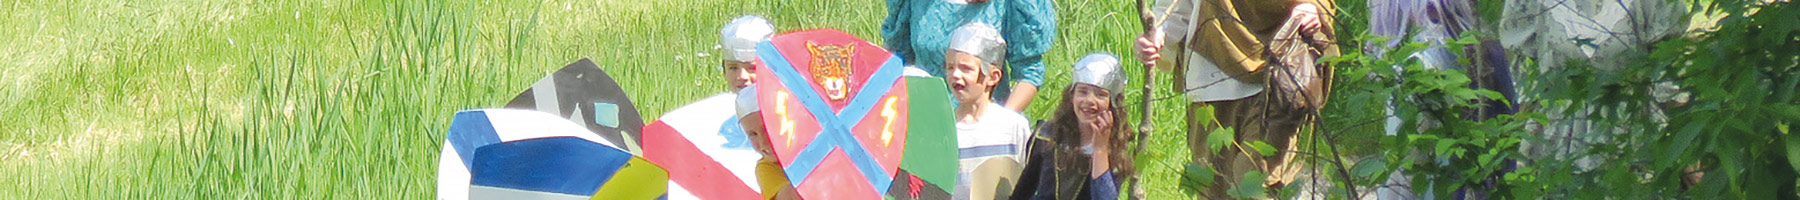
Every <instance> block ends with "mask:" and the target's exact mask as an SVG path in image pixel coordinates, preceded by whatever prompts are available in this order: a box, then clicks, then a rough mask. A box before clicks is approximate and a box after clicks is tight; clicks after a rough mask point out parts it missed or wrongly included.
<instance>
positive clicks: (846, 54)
mask: <svg viewBox="0 0 1800 200" xmlns="http://www.w3.org/2000/svg"><path fill="white" fill-rule="evenodd" d="M757 54H758V56H759V57H760V58H762V60H763V62H764V63H765V64H767V66H766V67H762V68H758V69H757V71H756V73H757V76H756V77H757V80H756V83H757V85H759V87H757V90H758V91H757V95H758V99H760V101H759V102H758V103H759V104H760V105H759V106H761V107H762V117H763V122H764V125H765V128H766V129H767V132H768V134H769V137H768V138H769V140H770V141H769V142H770V144H771V146H772V147H774V149H775V154H776V157H777V159H778V160H779V161H780V163H781V166H782V168H783V170H784V171H785V172H787V177H788V180H789V182H790V183H792V184H794V188H795V189H796V190H797V191H798V192H799V193H800V196H802V197H805V198H807V199H881V198H882V196H883V195H888V194H889V193H888V190H889V188H890V186H893V184H894V182H896V181H895V180H896V178H895V174H896V173H897V172H899V171H900V170H902V168H901V165H900V164H901V161H902V160H912V159H910V158H911V157H912V156H907V155H904V154H906V153H907V151H908V149H916V148H908V145H909V141H908V140H909V139H911V138H918V137H909V136H910V135H915V134H922V135H928V136H932V137H937V138H955V137H954V135H951V134H954V133H953V131H954V130H947V128H945V127H949V125H950V124H951V123H950V122H949V116H948V114H947V113H944V112H928V113H936V114H944V115H943V116H937V115H934V114H928V115H930V116H933V117H928V118H919V117H909V116H910V115H909V113H913V111H914V110H916V109H913V108H912V107H913V106H915V105H928V106H926V107H930V108H927V109H934V110H949V107H948V103H931V104H918V103H915V102H914V101H919V100H920V98H918V97H916V96H924V97H926V98H923V100H924V101H926V102H946V101H948V99H949V98H948V97H946V94H947V93H945V92H942V91H938V92H912V93H910V94H909V92H908V87H909V86H908V84H909V83H912V82H910V81H907V80H908V79H906V78H903V77H902V75H901V74H902V71H903V70H904V67H903V66H902V62H901V60H900V58H899V57H897V56H894V54H893V53H890V52H888V51H887V50H885V49H882V48H881V47H879V46H876V45H874V44H870V43H869V42H868V41H865V40H862V39H860V38H856V37H855V36H851V35H850V34H846V33H844V32H842V31H837V30H830V29H817V30H806V31H799V32H792V33H786V34H781V35H776V36H775V37H773V38H771V39H770V40H769V41H768V42H764V43H762V44H759V45H758V46H757ZM925 83H926V84H937V85H938V86H937V87H932V88H941V87H942V86H941V85H942V82H941V81H938V82H935V83H932V82H930V81H925ZM919 123H927V124H932V125H936V127H929V128H925V127H921V128H924V129H925V130H931V131H932V132H934V133H920V132H916V131H912V132H909V131H910V130H909V129H913V128H914V127H919V126H930V125H916V124H919ZM940 129H945V130H940ZM909 133H913V134H909ZM930 142H932V143H946V142H945V141H930ZM947 143H949V144H950V145H954V144H955V142H954V141H948V142H947ZM947 148H948V149H953V148H954V146H948V147H947ZM941 152H950V153H954V152H953V151H940V152H938V153H941ZM903 157H906V158H903ZM931 157H933V158H945V159H944V160H946V161H945V162H943V165H941V166H935V167H928V168H945V167H947V169H949V170H944V171H953V170H954V169H955V164H954V162H953V159H954V158H955V155H954V154H949V155H936V156H931ZM927 171H937V170H927ZM918 173H919V172H917V171H914V172H913V173H911V174H918ZM931 174H933V175H929V176H930V177H932V178H927V179H935V178H936V177H940V176H941V175H936V174H937V173H931ZM917 176H919V177H925V176H928V175H917ZM949 176H954V175H953V174H950V175H949ZM901 179H903V180H918V179H919V178H917V177H902V178H901ZM901 182H902V183H905V181H901ZM915 182H916V181H915Z"/></svg>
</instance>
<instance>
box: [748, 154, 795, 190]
mask: <svg viewBox="0 0 1800 200" xmlns="http://www.w3.org/2000/svg"><path fill="white" fill-rule="evenodd" d="M756 183H757V185H760V187H762V196H763V199H774V198H775V194H776V193H779V192H781V190H783V189H787V188H789V187H792V185H791V184H788V179H787V172H784V171H781V164H776V163H775V159H773V158H768V157H764V158H763V159H762V160H757V161H756Z"/></svg>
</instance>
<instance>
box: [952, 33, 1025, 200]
mask: <svg viewBox="0 0 1800 200" xmlns="http://www.w3.org/2000/svg"><path fill="white" fill-rule="evenodd" d="M1005 51H1006V41H1005V40H1004V39H1002V38H1001V37H1000V33H999V31H996V30H995V29H994V27H993V26H989V25H987V24H985V23H981V22H971V23H967V24H963V25H962V26H961V27H958V28H957V29H956V30H955V31H954V32H952V33H951V36H950V50H949V51H947V52H945V55H944V72H945V75H946V76H945V81H947V82H949V85H950V95H951V96H952V97H954V98H955V99H956V102H957V105H956V111H955V114H954V116H956V143H957V148H958V149H959V150H960V156H959V157H960V159H959V160H958V170H957V175H956V182H957V184H956V191H954V192H953V194H952V195H951V196H953V197H954V198H956V199H970V198H971V197H970V194H971V190H970V188H971V187H970V185H971V184H972V183H971V181H970V180H971V178H970V177H971V176H974V175H982V176H997V175H998V174H991V175H988V174H971V172H973V171H974V170H975V168H976V166H979V165H981V164H982V163H983V162H986V161H988V160H991V159H1009V160H1010V161H1011V162H1014V163H1022V160H1021V159H1024V158H1026V156H1025V151H1024V149H1023V148H1024V144H1025V142H1026V141H1027V140H1028V138H1029V137H1030V134H1029V133H1030V132H1029V131H1028V130H1029V129H1028V128H1027V126H1028V123H1027V121H1026V119H1025V116H1024V115H1020V114H1019V113H1018V112H1016V111H1013V110H1012V109H1009V108H1007V107H1004V106H1000V104H996V103H994V102H993V100H991V98H990V96H989V94H990V93H989V92H991V91H992V90H993V89H994V87H995V86H996V85H998V84H999V83H1000V79H1001V77H1002V76H1001V72H1000V68H999V67H1000V65H1001V64H1002V63H1004V62H1005V61H1006V60H1005V57H1004V55H1006V52H1005ZM1012 170H1013V171H1012V172H1011V173H1010V174H1018V169H1012ZM1009 185H1010V184H1009Z"/></svg>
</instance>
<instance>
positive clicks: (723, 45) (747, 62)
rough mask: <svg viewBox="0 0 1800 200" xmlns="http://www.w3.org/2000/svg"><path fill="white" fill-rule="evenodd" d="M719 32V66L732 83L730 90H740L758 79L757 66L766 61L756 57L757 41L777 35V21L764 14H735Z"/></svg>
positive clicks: (729, 82)
mask: <svg viewBox="0 0 1800 200" xmlns="http://www.w3.org/2000/svg"><path fill="white" fill-rule="evenodd" d="M719 34H720V37H719V48H720V49H719V68H720V69H721V71H723V73H724V75H725V83H726V84H727V85H728V86H729V87H730V90H728V91H738V90H741V89H744V87H748V86H750V84H753V83H756V81H755V80H756V68H757V66H761V65H762V62H761V60H759V59H757V58H756V43H761V42H763V41H768V40H769V37H771V36H774V35H775V25H772V24H769V20H768V19H763V18H762V17H761V16H756V15H744V16H738V17H737V18H732V19H731V22H729V23H726V24H725V28H722V29H720V30H719Z"/></svg>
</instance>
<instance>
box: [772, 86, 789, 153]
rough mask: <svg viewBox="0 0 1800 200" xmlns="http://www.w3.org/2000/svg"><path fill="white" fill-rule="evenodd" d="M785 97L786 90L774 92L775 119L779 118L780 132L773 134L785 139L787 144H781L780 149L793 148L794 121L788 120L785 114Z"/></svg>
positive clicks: (786, 95) (786, 94)
mask: <svg viewBox="0 0 1800 200" xmlns="http://www.w3.org/2000/svg"><path fill="white" fill-rule="evenodd" d="M787 97H788V92H787V90H779V91H775V117H777V118H781V131H778V132H775V134H776V135H781V136H782V138H786V139H787V143H783V144H782V147H793V146H794V119H792V118H789V117H788V114H787V110H788V109H787Z"/></svg>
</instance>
